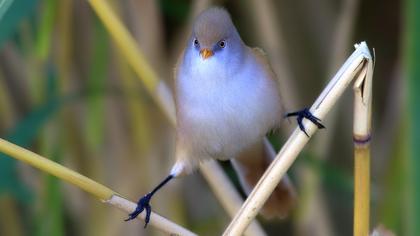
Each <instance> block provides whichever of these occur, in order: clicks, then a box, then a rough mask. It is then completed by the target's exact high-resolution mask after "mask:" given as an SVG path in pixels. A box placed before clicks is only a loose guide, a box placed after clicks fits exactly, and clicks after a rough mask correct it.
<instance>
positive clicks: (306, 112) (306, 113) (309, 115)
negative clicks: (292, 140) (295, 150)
mask: <svg viewBox="0 0 420 236" xmlns="http://www.w3.org/2000/svg"><path fill="white" fill-rule="evenodd" d="M291 116H297V118H296V120H297V123H298V125H299V128H300V130H302V131H303V132H304V133H305V134H306V136H308V137H309V135H308V133H306V129H305V126H303V123H302V121H303V118H306V119H308V120H310V121H311V122H312V123H314V124H315V125H316V126H317V127H318V128H319V129H324V128H325V126H324V125H323V124H321V122H320V121H321V119H319V118H318V117H316V116H314V115H312V113H311V112H310V111H309V109H308V108H305V109H303V110H301V111H296V112H291V113H287V114H286V117H291Z"/></svg>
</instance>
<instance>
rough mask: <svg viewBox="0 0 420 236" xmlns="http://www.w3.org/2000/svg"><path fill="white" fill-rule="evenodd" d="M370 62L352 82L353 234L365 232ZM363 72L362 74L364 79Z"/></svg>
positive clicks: (368, 176) (367, 200) (367, 226)
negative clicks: (353, 82)
mask: <svg viewBox="0 0 420 236" xmlns="http://www.w3.org/2000/svg"><path fill="white" fill-rule="evenodd" d="M372 73H373V63H368V64H367V66H366V67H365V68H364V70H363V71H362V73H361V74H360V75H359V77H358V79H357V80H356V82H355V84H354V87H353V89H354V97H355V98H354V125H353V140H354V225H353V235H355V236H366V235H369V217H370V138H371V133H370V130H371V104H372ZM363 74H366V79H365V76H364V75H363Z"/></svg>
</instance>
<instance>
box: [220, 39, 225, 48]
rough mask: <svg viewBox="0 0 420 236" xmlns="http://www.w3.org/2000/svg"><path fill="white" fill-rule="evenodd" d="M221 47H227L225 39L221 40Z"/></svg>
mask: <svg viewBox="0 0 420 236" xmlns="http://www.w3.org/2000/svg"><path fill="white" fill-rule="evenodd" d="M219 47H221V48H224V47H226V42H225V40H222V41H220V42H219Z"/></svg>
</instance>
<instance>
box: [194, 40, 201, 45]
mask: <svg viewBox="0 0 420 236" xmlns="http://www.w3.org/2000/svg"><path fill="white" fill-rule="evenodd" d="M199 44H200V43H199V42H198V39H194V46H196V47H198V45H199Z"/></svg>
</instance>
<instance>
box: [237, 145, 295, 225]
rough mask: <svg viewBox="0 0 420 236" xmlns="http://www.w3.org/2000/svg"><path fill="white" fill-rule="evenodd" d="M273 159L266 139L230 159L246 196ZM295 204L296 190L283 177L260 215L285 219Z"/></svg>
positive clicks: (271, 150) (287, 179) (272, 151)
mask: <svg viewBox="0 0 420 236" xmlns="http://www.w3.org/2000/svg"><path fill="white" fill-rule="evenodd" d="M274 157H275V152H274V150H273V147H272V146H271V145H270V143H269V142H268V140H267V138H264V140H262V141H261V142H259V143H257V144H255V145H253V146H252V147H251V148H249V149H247V150H245V151H244V152H242V153H241V154H240V155H239V156H238V157H236V158H234V159H232V165H233V167H234V169H235V171H236V173H237V175H238V177H239V180H240V183H241V185H242V188H243V189H244V190H245V192H246V194H249V193H250V192H251V191H252V189H253V188H254V186H255V185H256V184H257V182H258V180H259V179H260V178H261V176H262V175H263V174H264V172H265V170H266V169H267V167H268V166H269V165H270V163H271V161H272V160H273V159H274ZM295 202H296V190H295V188H294V186H293V184H292V182H291V181H290V179H289V177H288V176H287V175H285V176H284V177H283V179H282V180H281V181H280V183H279V184H278V185H277V187H276V188H275V189H274V191H273V193H272V194H271V196H270V197H269V198H268V200H267V202H266V203H265V205H264V206H263V208H262V209H261V214H262V216H264V217H265V218H267V219H271V218H275V217H278V218H285V217H287V216H288V214H289V212H290V211H291V209H292V208H293V206H294V205H295Z"/></svg>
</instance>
